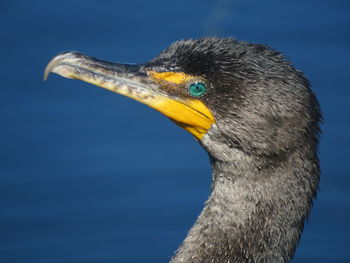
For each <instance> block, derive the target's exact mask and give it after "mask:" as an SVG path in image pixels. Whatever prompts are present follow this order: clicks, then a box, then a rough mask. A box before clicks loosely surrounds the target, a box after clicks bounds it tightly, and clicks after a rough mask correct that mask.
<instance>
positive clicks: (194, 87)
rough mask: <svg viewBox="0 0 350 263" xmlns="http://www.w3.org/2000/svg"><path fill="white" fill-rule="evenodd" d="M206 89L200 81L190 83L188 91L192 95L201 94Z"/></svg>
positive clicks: (198, 95) (197, 95)
mask: <svg viewBox="0 0 350 263" xmlns="http://www.w3.org/2000/svg"><path fill="white" fill-rule="evenodd" d="M206 90H207V87H206V86H205V84H203V83H201V82H195V83H192V84H191V85H190V86H189V88H188V91H189V93H190V94H191V95H192V96H194V97H200V96H202V95H203V94H204V93H205V92H206Z"/></svg>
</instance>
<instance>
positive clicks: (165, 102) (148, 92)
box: [44, 53, 215, 140]
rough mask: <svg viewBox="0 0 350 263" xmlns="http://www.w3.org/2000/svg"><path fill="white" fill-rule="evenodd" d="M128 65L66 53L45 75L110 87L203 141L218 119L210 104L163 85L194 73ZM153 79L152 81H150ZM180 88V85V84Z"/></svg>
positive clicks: (182, 81)
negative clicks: (142, 70)
mask: <svg viewBox="0 0 350 263" xmlns="http://www.w3.org/2000/svg"><path fill="white" fill-rule="evenodd" d="M126 67H127V66H126V65H121V64H120V65H118V64H115V65H114V67H111V63H105V62H103V61H101V60H96V59H93V58H90V57H87V56H85V55H82V54H80V53H63V54H61V55H58V56H56V57H55V58H53V59H52V60H51V62H50V63H49V64H48V66H47V67H46V69H45V74H44V78H47V76H48V74H49V73H50V72H54V73H56V74H59V75H61V76H63V77H66V78H74V79H79V80H82V81H85V82H88V83H91V84H94V85H96V86H99V87H102V88H105V89H107V90H110V91H113V92H116V93H119V94H121V95H124V96H127V97H129V98H132V99H134V100H137V101H139V102H141V103H144V104H146V105H148V106H149V107H151V108H153V109H155V110H157V111H159V112H161V113H162V114H164V115H165V116H167V117H168V118H169V119H171V120H172V121H174V122H175V123H176V124H177V125H179V126H180V127H182V128H183V129H185V130H186V131H188V132H190V133H191V134H192V135H193V136H194V137H195V138H197V139H198V140H200V139H201V138H202V137H203V136H204V135H205V134H206V132H207V130H208V129H210V127H211V126H212V124H213V123H215V119H214V117H213V115H212V113H211V111H210V110H209V109H208V108H207V106H206V105H205V104H204V103H203V102H201V101H200V100H198V99H195V98H190V97H189V98H186V97H178V96H172V95H170V94H169V95H166V93H165V92H164V91H165V90H166V89H165V90H162V91H161V89H162V87H165V88H166V87H167V86H172V85H175V86H178V88H183V85H181V84H185V83H189V82H190V81H191V80H192V79H198V78H196V77H194V76H191V75H187V74H185V73H181V72H155V71H151V72H147V73H148V74H147V75H144V76H142V75H141V76H140V75H138V74H137V73H135V74H131V73H130V72H128V71H127V70H125V68H126ZM150 79H152V80H153V83H152V82H149V80H150ZM176 88H177V87H176Z"/></svg>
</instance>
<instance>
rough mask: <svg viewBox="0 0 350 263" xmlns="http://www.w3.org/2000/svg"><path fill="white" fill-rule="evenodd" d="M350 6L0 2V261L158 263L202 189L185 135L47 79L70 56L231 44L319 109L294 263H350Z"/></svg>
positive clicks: (82, 88) (242, 1)
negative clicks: (288, 73) (267, 62)
mask: <svg viewBox="0 0 350 263" xmlns="http://www.w3.org/2000/svg"><path fill="white" fill-rule="evenodd" d="M349 11H350V2H349V1H347V0H343V1H341V0H338V1H337V0H335V1H334V0H328V1H322V0H309V1H302V0H295V1H288V2H287V1H280V0H267V1H258V0H255V1H253V0H231V1H230V0H217V1H214V0H212V1H208V0H207V1H203V0H202V1H200V0H193V1H190V0H186V1H185V0H177V1H164V0H162V1H161V0H155V1H150V0H148V1H141V0H139V1H112V0H110V1H108V0H99V1H92V0H84V1H83V0H80V1H71V0H61V1H48V0H45V1H44V0H38V1H24V0H22V1H20V0H12V1H9V0H2V1H1V2H0V47H1V49H0V60H1V63H0V76H1V86H0V92H1V93H0V124H1V127H0V262H4V263H11V262H16V263H17V262H25V263H32V262H33V263H34V262H35V263H40V262H45V263H46V262H50V263H54V262H65V263H68V262H129V263H131V262H167V261H168V260H169V259H170V257H171V255H172V253H173V252H174V251H175V249H176V248H177V247H178V245H179V244H180V243H181V241H182V240H183V238H184V237H185V235H186V232H187V230H188V229H189V228H190V227H191V225H192V224H193V222H194V220H195V218H196V216H197V215H198V214H199V212H200V210H201V208H202V205H203V202H204V201H205V199H206V197H207V196H208V194H209V185H210V179H211V178H210V167H209V163H208V158H207V156H206V153H205V152H204V151H203V150H202V149H201V148H200V147H199V146H198V145H197V143H196V142H195V140H194V139H193V138H192V137H191V136H190V135H189V134H187V133H186V132H185V131H183V130H182V129H180V128H177V127H176V126H175V125H174V124H173V123H171V122H170V121H169V120H168V119H167V118H166V117H164V116H162V115H161V114H159V113H157V112H155V111H154V110H152V109H149V108H148V107H147V106H144V105H142V104H139V103H137V102H134V101H132V100H130V99H128V98H124V97H122V96H119V95H117V94H114V93H111V92H108V91H105V90H103V89H100V88H97V87H94V86H91V85H88V84H86V83H83V82H79V81H73V80H68V79H64V78H61V77H59V76H57V75H51V76H50V78H49V80H48V82H43V81H42V73H43V70H44V67H45V66H46V64H47V62H48V61H49V60H50V58H51V57H52V56H54V55H55V54H57V53H58V52H61V51H65V50H77V51H80V52H83V53H86V54H88V55H90V56H94V57H97V58H101V59H105V60H111V61H119V62H144V61H147V60H148V59H150V58H152V57H153V56H155V55H156V54H157V53H158V52H160V51H161V50H162V49H163V48H165V47H166V46H168V45H169V44H170V43H171V42H173V41H175V40H178V39H182V38H197V37H201V36H208V35H217V36H234V37H236V38H238V39H241V40H247V41H251V42H257V43H265V44H268V45H270V46H272V47H274V48H276V49H278V50H280V51H282V52H284V53H285V54H286V55H287V57H289V58H290V60H291V61H292V62H293V63H294V64H295V65H296V67H297V68H299V69H301V70H303V71H304V72H305V73H306V75H307V77H308V78H309V79H310V81H311V82H312V84H313V89H314V91H315V93H316V94H317V96H318V98H319V100H320V103H321V106H322V109H323V113H324V124H323V125H322V129H323V136H322V142H321V147H320V159H321V163H322V171H323V175H322V182H321V187H320V192H319V195H318V199H317V201H316V202H315V205H314V208H313V211H312V215H311V217H310V219H309V221H308V223H307V225H306V228H305V231H304V234H303V236H302V240H301V243H300V245H299V247H298V249H297V252H296V255H295V258H294V260H293V262H294V263H296V262H318V263H322V262H350V254H349V248H350V227H349V220H350V219H349V217H350V198H349V197H350V195H349V186H350V178H349V171H350V169H349V161H350V159H349V157H350V150H349V146H350V139H349V138H350V137H349V131H350V122H349V112H350V106H349V104H350V99H349V97H350V90H349V84H348V82H349V68H350V62H349V61H350V60H349V58H350V56H349V55H350V12H349Z"/></svg>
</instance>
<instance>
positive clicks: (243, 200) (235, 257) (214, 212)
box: [44, 37, 321, 263]
mask: <svg viewBox="0 0 350 263" xmlns="http://www.w3.org/2000/svg"><path fill="white" fill-rule="evenodd" d="M50 72H54V73H57V74H59V75H61V76H63V77H67V78H74V79H80V80H83V81H86V82H89V83H92V84H94V85H97V86H100V87H103V88H105V89H108V90H111V91H113V92H116V93H119V94H122V95H125V96H128V97H130V98H132V99H135V100H137V101H139V102H142V103H144V104H146V105H148V106H150V107H152V108H154V109H156V110H158V111H160V112H161V113H163V114H164V115H165V116H167V117H169V118H170V119H171V120H172V121H174V122H175V123H176V124H177V125H179V126H180V127H182V128H183V129H185V130H187V131H188V132H190V133H191V134H192V135H193V136H194V137H195V138H196V140H197V141H198V142H199V143H200V145H201V146H202V147H203V148H204V149H205V150H206V151H207V153H208V155H209V160H210V163H211V166H212V176H213V181H212V189H211V194H210V196H209V198H208V200H207V201H206V203H205V207H204V209H203V211H202V212H201V214H200V215H199V217H198V219H197V221H196V222H195V224H194V226H193V227H192V228H191V230H190V231H189V233H188V235H187V237H186V238H185V240H184V241H183V243H182V245H181V246H180V247H179V249H178V250H177V252H176V253H175V255H174V256H173V258H172V259H171V263H180V262H182V263H206V262H208V263H209V262H210V263H226V262H230V263H243V262H244V263H247V262H249V263H251V262H259V263H262V262H274V263H280V262H288V261H289V260H290V259H291V258H292V256H293V254H294V252H295V248H296V245H297V243H298V241H299V239H300V235H301V232H302V230H303V226H304V221H305V219H306V218H307V216H308V214H309V212H310V208H311V205H312V201H313V199H314V198H315V195H316V191H317V188H318V184H319V175H320V168H319V161H318V156H317V152H318V140H319V139H318V138H319V133H320V129H319V122H320V121H321V113H320V109H319V104H318V102H317V99H316V97H315V95H314V94H313V92H312V91H311V90H310V85H309V82H308V81H307V80H306V78H305V77H304V75H303V73H302V72H301V71H298V70H296V69H295V68H294V67H293V66H292V65H291V63H290V62H288V61H287V60H286V59H285V57H284V56H283V55H282V54H281V53H279V52H277V51H275V50H273V49H271V48H270V47H267V46H265V45H260V44H251V43H247V42H243V41H238V40H235V39H233V38H215V37H210V38H202V39H197V40H181V41H178V42H175V43H173V44H171V45H170V46H169V47H168V48H167V49H165V50H164V51H162V52H161V53H160V54H159V55H158V56H157V57H155V58H154V59H152V60H150V61H149V62H147V63H143V64H139V65H125V64H117V63H112V62H105V61H102V60H98V59H95V58H91V57H88V56H85V55H83V54H80V53H76V52H65V53H61V54H59V55H58V56H56V57H54V58H53V59H52V60H51V62H50V63H49V64H48V66H47V67H46V70H45V74H44V78H45V79H46V78H47V76H48V74H49V73H50Z"/></svg>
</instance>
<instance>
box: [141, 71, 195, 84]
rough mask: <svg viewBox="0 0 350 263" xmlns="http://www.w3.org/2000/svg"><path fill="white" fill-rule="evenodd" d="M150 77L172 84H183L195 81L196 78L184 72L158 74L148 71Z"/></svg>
mask: <svg viewBox="0 0 350 263" xmlns="http://www.w3.org/2000/svg"><path fill="white" fill-rule="evenodd" d="M148 75H149V76H150V77H151V78H152V79H153V80H155V81H158V82H164V81H165V82H168V83H171V84H177V85H179V84H183V83H186V82H189V81H191V80H192V79H195V78H196V77H195V76H192V75H188V74H185V73H183V72H156V71H148Z"/></svg>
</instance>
